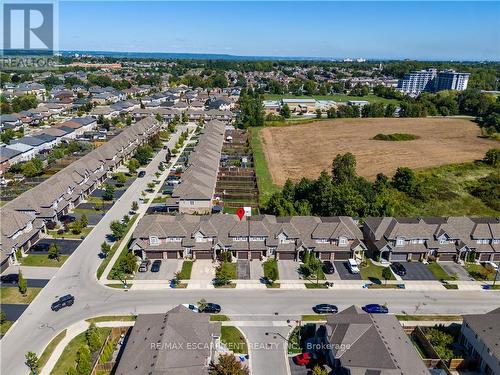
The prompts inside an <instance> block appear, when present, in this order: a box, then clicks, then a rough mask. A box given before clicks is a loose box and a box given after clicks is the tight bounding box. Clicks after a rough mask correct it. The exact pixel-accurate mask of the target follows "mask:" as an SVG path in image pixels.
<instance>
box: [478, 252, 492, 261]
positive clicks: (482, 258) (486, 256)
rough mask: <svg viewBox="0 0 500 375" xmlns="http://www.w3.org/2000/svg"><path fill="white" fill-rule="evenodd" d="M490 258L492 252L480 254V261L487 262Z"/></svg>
mask: <svg viewBox="0 0 500 375" xmlns="http://www.w3.org/2000/svg"><path fill="white" fill-rule="evenodd" d="M488 260H490V254H488V253H483V254H479V261H480V262H487V261H488Z"/></svg>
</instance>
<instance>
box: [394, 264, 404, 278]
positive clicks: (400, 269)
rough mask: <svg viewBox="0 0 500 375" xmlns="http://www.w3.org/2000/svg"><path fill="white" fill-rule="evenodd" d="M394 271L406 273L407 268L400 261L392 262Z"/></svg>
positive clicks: (401, 274) (401, 273) (400, 273)
mask: <svg viewBox="0 0 500 375" xmlns="http://www.w3.org/2000/svg"><path fill="white" fill-rule="evenodd" d="M391 268H392V270H393V272H394V273H395V274H396V275H398V276H404V275H406V268H405V266H403V265H402V264H401V263H399V262H394V263H392V264H391Z"/></svg>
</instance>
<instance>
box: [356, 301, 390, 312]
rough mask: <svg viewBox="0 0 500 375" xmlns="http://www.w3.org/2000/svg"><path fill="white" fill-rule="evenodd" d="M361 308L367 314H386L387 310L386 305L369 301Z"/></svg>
mask: <svg viewBox="0 0 500 375" xmlns="http://www.w3.org/2000/svg"><path fill="white" fill-rule="evenodd" d="M362 309H363V311H364V312H367V313H368V314H387V313H388V312H389V309H388V308H387V306H384V305H379V304H378V303H370V304H368V305H364V306H363V307H362Z"/></svg>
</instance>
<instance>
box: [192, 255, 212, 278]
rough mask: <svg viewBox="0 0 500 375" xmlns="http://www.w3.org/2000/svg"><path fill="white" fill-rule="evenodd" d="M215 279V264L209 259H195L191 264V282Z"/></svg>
mask: <svg viewBox="0 0 500 375" xmlns="http://www.w3.org/2000/svg"><path fill="white" fill-rule="evenodd" d="M214 278H215V263H213V262H212V261H211V260H210V259H197V260H195V261H194V262H193V269H192V271H191V280H210V281H212V280H213V279H214Z"/></svg>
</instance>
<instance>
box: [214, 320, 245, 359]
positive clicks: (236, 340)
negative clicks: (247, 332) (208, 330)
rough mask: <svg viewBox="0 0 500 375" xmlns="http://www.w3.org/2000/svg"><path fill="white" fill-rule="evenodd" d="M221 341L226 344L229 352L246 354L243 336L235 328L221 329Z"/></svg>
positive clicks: (224, 327)
mask: <svg viewBox="0 0 500 375" xmlns="http://www.w3.org/2000/svg"><path fill="white" fill-rule="evenodd" d="M221 341H222V342H223V343H224V344H226V346H227V347H228V349H229V350H232V351H233V352H235V353H239V354H247V353H248V347H247V342H246V340H245V337H243V334H242V333H241V332H240V330H239V329H238V328H236V327H230V326H223V327H221Z"/></svg>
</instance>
